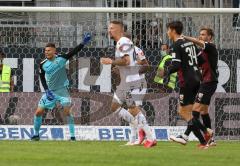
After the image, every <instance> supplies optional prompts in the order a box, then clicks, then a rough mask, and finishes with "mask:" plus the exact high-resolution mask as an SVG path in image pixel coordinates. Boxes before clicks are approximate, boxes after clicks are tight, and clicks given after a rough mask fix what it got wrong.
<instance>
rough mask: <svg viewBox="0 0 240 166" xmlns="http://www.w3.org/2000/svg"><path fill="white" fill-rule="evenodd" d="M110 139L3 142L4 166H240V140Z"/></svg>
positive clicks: (1, 164)
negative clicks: (205, 144)
mask: <svg viewBox="0 0 240 166" xmlns="http://www.w3.org/2000/svg"><path fill="white" fill-rule="evenodd" d="M124 143H125V142H108V141H102V142H100V141H77V142H68V141H39V142H31V141H0V147H1V149H0V166H85V165H86V166H131V165H132V166H151V165H156V166H226V165H227V166H239V165H240V141H218V145H217V146H216V147H212V148H209V149H207V150H199V149H197V147H196V144H197V142H190V143H189V144H188V145H187V146H182V145H179V144H176V143H173V142H158V145H157V146H156V147H154V148H151V149H145V148H144V147H143V146H137V147H136V146H134V147H126V146H121V145H123V144H124Z"/></svg>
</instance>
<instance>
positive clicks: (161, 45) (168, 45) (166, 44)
mask: <svg viewBox="0 0 240 166" xmlns="http://www.w3.org/2000/svg"><path fill="white" fill-rule="evenodd" d="M164 45H165V46H167V49H169V45H168V44H167V43H163V44H162V45H161V46H164Z"/></svg>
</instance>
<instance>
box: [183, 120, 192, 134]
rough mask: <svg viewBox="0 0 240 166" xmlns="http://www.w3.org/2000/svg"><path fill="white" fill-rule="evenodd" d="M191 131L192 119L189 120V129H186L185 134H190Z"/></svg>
mask: <svg viewBox="0 0 240 166" xmlns="http://www.w3.org/2000/svg"><path fill="white" fill-rule="evenodd" d="M191 132H192V121H191V120H190V121H189V122H188V125H187V129H186V130H185V132H184V134H185V135H187V136H189V135H190V133H191Z"/></svg>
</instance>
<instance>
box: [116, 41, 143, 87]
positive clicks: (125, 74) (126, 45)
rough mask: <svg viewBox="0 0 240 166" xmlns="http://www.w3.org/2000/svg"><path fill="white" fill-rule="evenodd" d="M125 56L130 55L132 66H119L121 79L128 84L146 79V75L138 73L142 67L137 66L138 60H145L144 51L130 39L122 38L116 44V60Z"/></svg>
mask: <svg viewBox="0 0 240 166" xmlns="http://www.w3.org/2000/svg"><path fill="white" fill-rule="evenodd" d="M125 55H129V57H130V64H129V66H118V68H119V71H120V75H121V79H123V80H125V82H126V83H127V82H133V81H138V80H142V79H144V74H141V75H139V73H138V71H139V67H140V65H138V64H137V60H138V59H139V60H143V59H145V56H144V53H143V51H142V50H141V49H140V48H138V47H136V46H134V45H133V42H132V41H131V40H130V39H129V38H126V37H121V38H120V39H119V40H118V42H117V44H116V52H115V58H116V59H119V58H122V57H124V56H125ZM123 80H122V81H123Z"/></svg>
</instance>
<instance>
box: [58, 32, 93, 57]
mask: <svg viewBox="0 0 240 166" xmlns="http://www.w3.org/2000/svg"><path fill="white" fill-rule="evenodd" d="M90 40H91V34H90V33H85V34H84V35H83V40H82V42H81V43H80V44H79V45H78V46H76V47H75V48H73V50H71V51H70V52H69V53H67V54H63V55H61V57H63V58H65V59H70V58H71V57H73V56H74V55H75V54H77V53H78V52H79V51H81V49H82V48H83V47H84V45H86V44H87V43H88V42H89V41H90Z"/></svg>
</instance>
